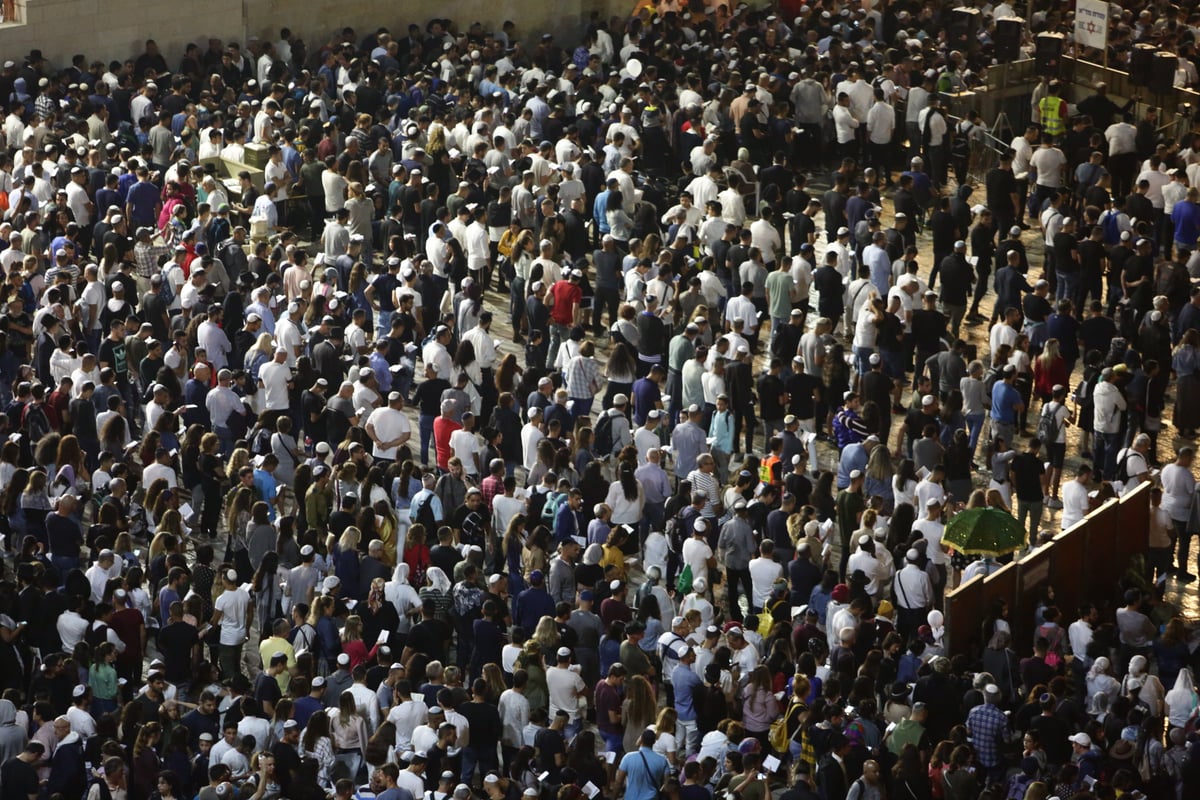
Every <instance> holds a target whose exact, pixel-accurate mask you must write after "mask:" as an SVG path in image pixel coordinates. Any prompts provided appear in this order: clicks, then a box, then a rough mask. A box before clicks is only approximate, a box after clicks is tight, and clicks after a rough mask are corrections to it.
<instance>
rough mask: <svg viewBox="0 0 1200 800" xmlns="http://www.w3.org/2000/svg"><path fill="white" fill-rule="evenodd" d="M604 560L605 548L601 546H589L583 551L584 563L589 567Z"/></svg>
mask: <svg viewBox="0 0 1200 800" xmlns="http://www.w3.org/2000/svg"><path fill="white" fill-rule="evenodd" d="M602 558H604V547H603V545H600V544H589V545H588V548H587V550H584V551H583V563H584V564H588V565H593V564H599V563H600V559H602Z"/></svg>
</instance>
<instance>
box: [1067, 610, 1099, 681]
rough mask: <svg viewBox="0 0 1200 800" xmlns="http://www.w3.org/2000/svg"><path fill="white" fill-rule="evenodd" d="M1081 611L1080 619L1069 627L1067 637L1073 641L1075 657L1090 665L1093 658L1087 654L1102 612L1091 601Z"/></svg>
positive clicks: (1072, 647) (1087, 665)
mask: <svg viewBox="0 0 1200 800" xmlns="http://www.w3.org/2000/svg"><path fill="white" fill-rule="evenodd" d="M1080 612H1081V615H1080V617H1079V619H1077V620H1075V621H1074V622H1072V623H1071V625H1070V626H1069V627H1068V628H1067V639H1068V640H1069V641H1070V642H1071V652H1072V653H1074V654H1075V657H1076V658H1078V659H1079V660H1080V661H1082V662H1083V665H1084V666H1086V667H1090V666H1091V665H1092V661H1093V659H1092V658H1091V657H1090V656H1089V655H1088V654H1087V648H1088V645H1089V644H1091V643H1092V637H1093V636H1094V635H1095V626H1096V625H1097V624H1098V623H1099V622H1100V612H1099V611H1097V610H1096V607H1095V606H1094V605H1092V604H1091V603H1088V604H1087V605H1086V606H1083V607H1081V608H1080Z"/></svg>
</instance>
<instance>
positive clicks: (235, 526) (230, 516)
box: [225, 486, 258, 580]
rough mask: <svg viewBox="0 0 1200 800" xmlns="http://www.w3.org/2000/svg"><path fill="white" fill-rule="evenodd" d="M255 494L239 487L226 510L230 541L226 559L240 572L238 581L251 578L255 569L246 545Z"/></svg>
mask: <svg viewBox="0 0 1200 800" xmlns="http://www.w3.org/2000/svg"><path fill="white" fill-rule="evenodd" d="M255 497H256V495H255V492H254V490H253V489H252V488H250V487H249V486H238V488H237V490H236V491H235V492H234V493H233V494H232V495H230V497H229V504H228V507H227V508H226V509H225V525H226V535H227V536H228V541H227V543H226V549H225V558H226V559H228V560H230V561H232V562H233V565H234V567H235V568H236V569H237V571H238V579H239V580H240V579H241V578H242V577H246V578H249V577H250V575H251V574H253V571H254V567H253V565H252V564H251V563H250V552H249V550H248V549H247V544H246V531H247V526H248V525H250V523H251V522H252V513H251V512H252V509H253V507H254V503H255V502H258V501H256V500H255Z"/></svg>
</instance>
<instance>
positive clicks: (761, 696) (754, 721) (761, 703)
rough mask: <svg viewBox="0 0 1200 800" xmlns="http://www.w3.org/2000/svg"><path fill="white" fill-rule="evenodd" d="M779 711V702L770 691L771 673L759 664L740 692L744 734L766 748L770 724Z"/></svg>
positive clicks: (768, 743) (768, 742)
mask: <svg viewBox="0 0 1200 800" xmlns="http://www.w3.org/2000/svg"><path fill="white" fill-rule="evenodd" d="M779 711H780V708H779V701H778V700H776V699H775V693H774V691H772V685H771V673H770V671H769V670H768V669H767V667H766V665H764V664H759V665H758V666H757V667H755V668H754V669H753V670H752V671H751V672H750V679H749V681H748V682H747V683H746V686H745V688H744V689H743V690H742V724H743V725H745V726H746V734H747V735H748V736H752V737H754V738H755V739H758V740H759V742H761V743H762V746H763V747H768V746H769V745H770V741H769V740H768V735H769V733H770V729H771V723H772V722H774V721H775V719H776V718H777V717H778V716H779Z"/></svg>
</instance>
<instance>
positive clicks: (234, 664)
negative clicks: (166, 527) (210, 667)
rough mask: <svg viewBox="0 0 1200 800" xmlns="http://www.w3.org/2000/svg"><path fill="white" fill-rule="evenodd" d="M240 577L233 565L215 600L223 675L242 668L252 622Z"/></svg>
mask: <svg viewBox="0 0 1200 800" xmlns="http://www.w3.org/2000/svg"><path fill="white" fill-rule="evenodd" d="M285 408H286V406H285ZM237 578H238V576H237V572H236V571H235V570H232V569H231V570H227V571H226V572H225V574H224V575H222V576H221V582H222V584H223V585H224V588H225V591H223V592H222V593H221V596H220V597H218V598H217V599H216V601H215V602H214V603H213V618H212V624H213V625H214V626H219V627H220V629H221V633H220V639H219V642H220V650H219V661H220V666H221V674H223V675H234V674H236V673H238V672H241V663H242V645H243V644H244V643H245V642H246V629H247V628H249V626H250V613H249V612H250V611H251V610H252V606H251V605H250V595H249V594H247V593H246V590H245V589H243V588H241V587H240V586H239V585H238V579H237Z"/></svg>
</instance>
